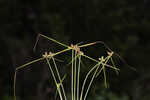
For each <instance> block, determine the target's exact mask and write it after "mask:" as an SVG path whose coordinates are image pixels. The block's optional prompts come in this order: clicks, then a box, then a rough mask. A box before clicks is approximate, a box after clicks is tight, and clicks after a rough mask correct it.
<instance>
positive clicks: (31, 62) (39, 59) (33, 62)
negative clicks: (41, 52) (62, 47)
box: [16, 57, 44, 70]
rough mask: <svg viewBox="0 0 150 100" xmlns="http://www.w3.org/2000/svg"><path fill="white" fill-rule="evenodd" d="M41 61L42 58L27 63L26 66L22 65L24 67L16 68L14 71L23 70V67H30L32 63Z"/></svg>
mask: <svg viewBox="0 0 150 100" xmlns="http://www.w3.org/2000/svg"><path fill="white" fill-rule="evenodd" d="M43 59H44V58H43V57H42V58H39V59H36V60H33V61H31V62H29V63H26V64H24V65H22V66H20V67H17V68H16V70H19V69H22V68H24V67H25V66H28V65H31V64H33V63H35V62H38V61H40V60H43Z"/></svg>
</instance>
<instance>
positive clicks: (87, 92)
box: [83, 65, 102, 100]
mask: <svg viewBox="0 0 150 100" xmlns="http://www.w3.org/2000/svg"><path fill="white" fill-rule="evenodd" d="M99 67H100V65H98V66H97V68H96V70H95V72H94V74H93V76H92V79H91V81H90V83H89V86H88V88H87V90H86V93H85V96H84V99H83V100H86V97H87V94H88V92H89V90H90V88H91V85H92V83H93V80H94V78H95V76H96V73H97V71H98V69H99ZM101 69H102V68H101Z"/></svg>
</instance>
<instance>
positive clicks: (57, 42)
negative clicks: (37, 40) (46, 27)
mask: <svg viewBox="0 0 150 100" xmlns="http://www.w3.org/2000/svg"><path fill="white" fill-rule="evenodd" d="M40 36H42V37H44V38H46V39H48V40H51V41H53V42H55V43H58V44H60V45H62V46H64V47H67V48H68V47H69V46H67V45H65V44H63V43H60V42H58V41H57V40H55V39H52V38H50V37H47V36H45V35H43V34H40Z"/></svg>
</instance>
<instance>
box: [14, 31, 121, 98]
mask: <svg viewBox="0 0 150 100" xmlns="http://www.w3.org/2000/svg"><path fill="white" fill-rule="evenodd" d="M38 37H44V38H46V39H49V40H51V41H53V42H55V43H57V44H59V45H61V46H63V47H65V49H64V50H61V51H59V52H55V53H53V52H49V53H48V52H45V54H44V55H43V57H41V58H39V59H36V60H33V61H31V62H29V63H26V64H24V65H22V66H20V67H17V68H16V72H15V76H14V100H16V94H15V92H16V90H15V89H16V77H17V75H16V74H17V71H19V70H21V69H22V68H24V67H27V66H28V65H30V64H33V63H35V62H38V61H40V60H46V61H47V64H48V67H49V69H50V72H51V74H52V77H53V79H54V82H55V84H56V87H57V92H58V94H59V97H60V100H67V95H66V92H65V89H64V86H63V81H64V80H65V78H66V77H67V76H66V74H65V75H64V77H61V76H60V73H59V70H58V66H57V62H56V60H55V58H54V57H55V56H57V55H59V54H62V53H65V52H69V51H72V52H70V53H71V56H72V58H71V66H72V67H71V70H72V71H71V97H72V99H71V100H86V99H87V95H88V93H89V90H90V88H91V85H92V83H93V81H94V79H95V78H96V77H98V76H99V75H100V74H101V73H103V77H104V85H105V87H106V88H107V87H108V85H107V76H106V67H108V68H111V69H113V70H115V71H116V73H117V74H118V71H119V69H118V68H117V67H116V66H115V64H114V62H113V59H112V56H113V54H114V52H113V51H107V56H106V57H104V56H101V57H100V58H97V59H93V58H91V57H89V56H87V55H85V53H84V52H82V51H81V48H84V47H88V46H92V45H96V44H98V43H103V42H100V41H97V42H93V43H88V44H83V45H73V44H71V46H67V45H65V44H63V43H60V42H58V41H56V40H54V39H52V38H50V37H47V36H45V35H42V34H39V36H38ZM37 41H38V40H37ZM36 45H37V43H36V44H35V47H36ZM103 45H106V44H104V43H103ZM109 50H110V49H109ZM82 58H86V59H89V60H91V61H93V62H94V63H95V64H94V65H91V66H92V67H91V69H90V70H89V71H88V72H87V74H86V76H85V78H84V80H83V84H82V85H81V84H80V83H81V82H80V81H81V80H80V67H81V62H82ZM108 62H111V63H112V65H110V64H108ZM69 64H70V62H69ZM53 67H54V68H53ZM90 75H91V78H90ZM87 80H89V83H88V85H86V84H87ZM80 85H81V86H80ZM86 86H87V87H86ZM80 87H81V89H80ZM80 90H81V91H80Z"/></svg>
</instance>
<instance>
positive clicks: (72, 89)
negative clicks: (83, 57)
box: [71, 50, 74, 100]
mask: <svg viewBox="0 0 150 100" xmlns="http://www.w3.org/2000/svg"><path fill="white" fill-rule="evenodd" d="M73 58H74V50H72V71H71V73H72V75H71V76H72V78H71V94H72V100H74V84H73V81H74V79H73V78H74V73H73V72H74V63H73V62H74V60H73Z"/></svg>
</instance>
